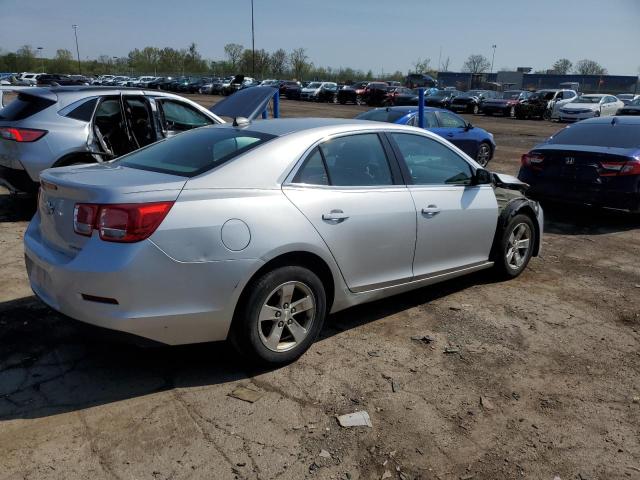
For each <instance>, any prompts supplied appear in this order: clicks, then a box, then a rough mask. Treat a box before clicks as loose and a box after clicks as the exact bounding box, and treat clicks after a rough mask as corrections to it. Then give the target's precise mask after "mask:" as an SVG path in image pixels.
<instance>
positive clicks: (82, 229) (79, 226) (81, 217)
mask: <svg viewBox="0 0 640 480" xmlns="http://www.w3.org/2000/svg"><path fill="white" fill-rule="evenodd" d="M97 213H98V205H93V204H90V203H76V206H75V208H74V209H73V230H74V231H75V232H76V233H77V234H78V235H85V236H87V237H90V236H91V234H92V233H93V227H94V226H95V224H96V216H97V215H96V214H97Z"/></svg>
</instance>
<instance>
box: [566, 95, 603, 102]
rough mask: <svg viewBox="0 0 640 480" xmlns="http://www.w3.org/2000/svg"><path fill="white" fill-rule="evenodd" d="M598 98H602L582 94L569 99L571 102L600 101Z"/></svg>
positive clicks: (600, 98)
mask: <svg viewBox="0 0 640 480" xmlns="http://www.w3.org/2000/svg"><path fill="white" fill-rule="evenodd" d="M600 100H602V97H599V96H595V97H587V96H586V95H582V96H580V97H576V98H575V99H574V100H571V103H600Z"/></svg>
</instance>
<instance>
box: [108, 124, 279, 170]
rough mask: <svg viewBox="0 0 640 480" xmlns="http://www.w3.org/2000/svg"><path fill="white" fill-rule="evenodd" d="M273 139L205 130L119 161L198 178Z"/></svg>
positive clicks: (244, 131) (261, 135)
mask: <svg viewBox="0 0 640 480" xmlns="http://www.w3.org/2000/svg"><path fill="white" fill-rule="evenodd" d="M272 138H274V136H273V135H267V134H264V133H258V132H251V131H247V130H235V129H230V128H228V129H227V128H224V129H222V128H220V129H218V128H202V129H195V130H191V131H189V132H185V133H183V134H180V135H176V136H175V137H172V138H171V139H167V140H163V141H160V142H156V143H154V144H152V145H150V146H148V147H146V148H143V149H141V150H137V151H135V152H133V153H131V154H129V155H126V156H124V157H122V158H121V159H119V160H116V161H115V163H118V164H119V165H123V166H126V167H131V168H137V169H140V170H150V171H152V172H160V173H168V174H170V175H179V176H182V177H195V176H196V175H200V174H201V173H204V172H206V171H208V170H211V169H213V168H215V167H218V166H220V165H222V164H224V163H226V162H228V161H230V160H232V159H233V158H235V157H237V156H239V155H241V154H243V153H245V152H247V151H249V150H251V149H253V148H255V147H257V146H258V145H261V144H263V143H264V142H266V141H268V140H270V139H272Z"/></svg>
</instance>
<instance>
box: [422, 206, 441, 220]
mask: <svg viewBox="0 0 640 480" xmlns="http://www.w3.org/2000/svg"><path fill="white" fill-rule="evenodd" d="M439 213H440V209H439V208H438V206H437V205H429V206H428V207H427V208H423V209H422V214H423V215H426V216H428V217H433V216H435V215H437V214H439Z"/></svg>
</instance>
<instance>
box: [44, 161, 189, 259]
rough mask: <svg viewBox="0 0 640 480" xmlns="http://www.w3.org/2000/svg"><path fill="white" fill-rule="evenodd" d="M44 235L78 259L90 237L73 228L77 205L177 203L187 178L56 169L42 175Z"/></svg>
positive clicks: (107, 166) (107, 168)
mask: <svg viewBox="0 0 640 480" xmlns="http://www.w3.org/2000/svg"><path fill="white" fill-rule="evenodd" d="M40 179H41V188H40V195H39V199H38V213H39V216H40V225H39V230H40V235H41V237H42V240H43V242H45V243H46V244H47V245H48V246H49V247H51V248H53V249H54V250H57V251H59V252H61V253H63V254H65V255H67V256H70V257H74V256H75V255H76V254H77V253H78V252H79V251H80V250H82V247H83V246H84V244H85V243H86V242H87V241H89V237H85V236H82V235H78V234H77V233H75V231H74V229H73V216H74V208H75V205H76V203H98V204H107V203H109V204H113V203H146V202H158V201H175V200H176V199H177V198H178V195H179V194H180V191H181V190H182V187H183V186H184V184H185V183H186V181H187V179H186V178H185V177H180V176H175V175H168V174H165V173H157V172H150V171H146V170H138V169H134V168H129V167H123V166H119V165H117V164H111V163H103V164H98V165H82V166H73V167H63V168H53V169H49V170H45V171H44V172H42V174H41V175H40Z"/></svg>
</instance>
